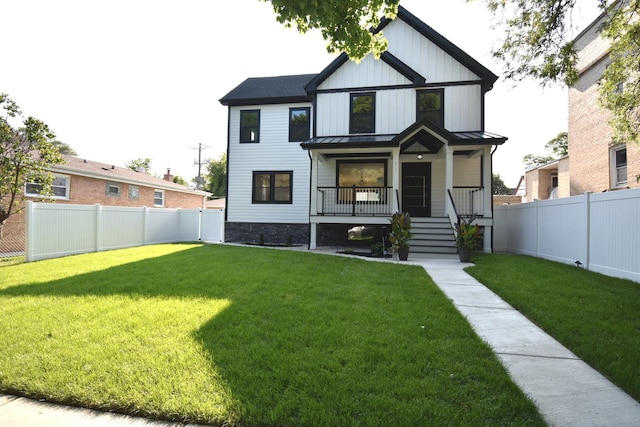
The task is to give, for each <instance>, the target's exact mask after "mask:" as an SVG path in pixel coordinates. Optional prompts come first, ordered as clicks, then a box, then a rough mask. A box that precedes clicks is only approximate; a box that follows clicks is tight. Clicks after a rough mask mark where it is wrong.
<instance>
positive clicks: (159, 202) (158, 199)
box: [153, 190, 164, 208]
mask: <svg viewBox="0 0 640 427" xmlns="http://www.w3.org/2000/svg"><path fill="white" fill-rule="evenodd" d="M153 206H155V207H158V208H161V207H164V191H163V190H153Z"/></svg>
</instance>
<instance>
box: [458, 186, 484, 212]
mask: <svg viewBox="0 0 640 427" xmlns="http://www.w3.org/2000/svg"><path fill="white" fill-rule="evenodd" d="M451 196H452V198H453V203H454V204H455V208H456V211H457V213H458V215H459V216H466V217H468V216H471V215H473V214H474V213H475V214H476V215H477V216H483V214H484V187H453V189H452V190H451Z"/></svg>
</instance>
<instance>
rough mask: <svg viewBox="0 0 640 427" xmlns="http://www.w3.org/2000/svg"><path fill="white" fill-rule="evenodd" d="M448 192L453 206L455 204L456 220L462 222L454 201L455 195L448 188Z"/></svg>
mask: <svg viewBox="0 0 640 427" xmlns="http://www.w3.org/2000/svg"><path fill="white" fill-rule="evenodd" d="M447 193H448V194H449V200H450V201H451V206H453V213H455V214H456V222H458V223H460V215H458V209H457V208H456V202H454V201H453V195H452V194H451V190H449V189H448V188H447Z"/></svg>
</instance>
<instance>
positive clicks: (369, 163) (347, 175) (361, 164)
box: [336, 160, 387, 203]
mask: <svg viewBox="0 0 640 427" xmlns="http://www.w3.org/2000/svg"><path fill="white" fill-rule="evenodd" d="M337 174H338V176H337V179H336V181H337V182H338V187H339V189H338V202H339V203H351V202H353V197H354V196H353V195H354V193H355V198H356V202H379V201H382V200H383V196H384V194H385V193H384V187H385V186H386V183H387V162H386V161H385V160H362V161H357V160H345V161H338V162H337ZM354 187H355V192H354ZM359 189H361V190H359Z"/></svg>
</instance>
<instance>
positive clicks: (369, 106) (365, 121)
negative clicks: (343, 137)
mask: <svg viewBox="0 0 640 427" xmlns="http://www.w3.org/2000/svg"><path fill="white" fill-rule="evenodd" d="M375 105H376V97H375V94H373V93H357V94H351V120H350V122H349V133H374V132H375V131H376V120H375V117H376V108H375Z"/></svg>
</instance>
